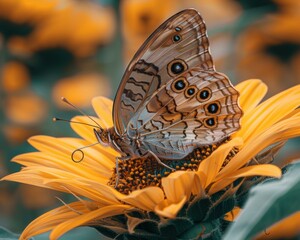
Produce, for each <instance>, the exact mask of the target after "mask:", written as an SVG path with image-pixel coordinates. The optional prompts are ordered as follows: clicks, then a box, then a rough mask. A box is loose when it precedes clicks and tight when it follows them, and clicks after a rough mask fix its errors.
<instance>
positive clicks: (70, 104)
mask: <svg viewBox="0 0 300 240" xmlns="http://www.w3.org/2000/svg"><path fill="white" fill-rule="evenodd" d="M61 100H62V101H63V102H65V103H66V104H68V105H69V106H71V107H72V108H74V109H76V110H77V111H78V112H80V113H81V114H82V115H84V116H86V117H88V118H89V119H90V120H91V121H92V122H94V123H95V124H96V125H97V127H98V128H101V129H103V127H101V125H100V124H99V123H97V122H96V121H95V120H94V119H93V118H91V117H90V116H89V115H87V114H86V113H85V112H84V111H83V110H81V109H80V108H78V107H76V106H75V105H74V104H72V103H70V102H69V101H68V100H67V99H66V98H65V97H62V98H61ZM102 122H103V123H104V121H102ZM104 125H105V127H106V128H107V126H106V124H105V123H104Z"/></svg>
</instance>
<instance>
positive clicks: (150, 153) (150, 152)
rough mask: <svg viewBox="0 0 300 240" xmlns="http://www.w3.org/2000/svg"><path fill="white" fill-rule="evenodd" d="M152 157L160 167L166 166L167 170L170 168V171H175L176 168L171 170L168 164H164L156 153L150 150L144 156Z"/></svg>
mask: <svg viewBox="0 0 300 240" xmlns="http://www.w3.org/2000/svg"><path fill="white" fill-rule="evenodd" d="M146 155H150V156H152V157H154V159H155V160H156V161H157V162H158V164H159V165H162V166H164V167H165V168H168V169H170V170H175V169H174V168H171V167H170V166H168V165H167V164H165V163H163V162H162V161H161V160H160V159H159V158H158V157H157V156H156V155H155V153H154V152H152V151H151V150H148V151H147V153H146V154H145V155H144V156H146Z"/></svg>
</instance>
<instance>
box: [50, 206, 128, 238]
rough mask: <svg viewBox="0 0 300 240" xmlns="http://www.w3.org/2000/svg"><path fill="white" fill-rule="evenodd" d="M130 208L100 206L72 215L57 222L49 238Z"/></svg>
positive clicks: (57, 236)
mask: <svg viewBox="0 0 300 240" xmlns="http://www.w3.org/2000/svg"><path fill="white" fill-rule="evenodd" d="M130 208H132V207H130V206H128V205H121V204H120V205H113V206H107V207H102V208H99V209H97V210H94V211H90V212H88V213H85V214H83V215H78V216H77V217H73V218H71V219H69V220H66V221H64V222H63V223H61V224H59V225H58V226H57V227H55V228H54V229H53V231H52V232H51V234H50V239H51V240H54V239H58V238H59V237H60V236H61V235H63V234H64V233H66V232H68V231H70V230H72V229H73V228H76V227H78V226H82V225H84V224H87V223H89V222H94V221H95V220H96V219H100V218H106V217H111V216H115V215H119V214H123V213H124V212H125V211H126V210H129V209H130Z"/></svg>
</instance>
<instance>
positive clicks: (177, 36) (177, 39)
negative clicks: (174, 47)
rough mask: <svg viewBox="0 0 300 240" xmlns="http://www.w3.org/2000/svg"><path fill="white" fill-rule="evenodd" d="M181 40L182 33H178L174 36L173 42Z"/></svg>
mask: <svg viewBox="0 0 300 240" xmlns="http://www.w3.org/2000/svg"><path fill="white" fill-rule="evenodd" d="M180 40H181V37H180V35H178V34H176V35H174V36H173V42H179V41H180Z"/></svg>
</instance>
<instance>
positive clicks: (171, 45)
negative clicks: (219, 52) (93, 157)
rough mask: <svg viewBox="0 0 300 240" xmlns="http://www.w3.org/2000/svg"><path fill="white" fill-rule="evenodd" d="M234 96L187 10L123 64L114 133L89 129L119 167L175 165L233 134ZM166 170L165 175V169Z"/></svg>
mask: <svg viewBox="0 0 300 240" xmlns="http://www.w3.org/2000/svg"><path fill="white" fill-rule="evenodd" d="M238 98H239V93H238V91H237V90H236V89H235V88H234V87H233V86H232V84H231V82H230V80H229V79H228V78H227V77H226V76H225V75H224V74H222V73H219V72H217V71H216V70H215V67H214V63H213V59H212V56H211V54H210V50H209V42H208V37H207V32H206V26H205V23H204V21H203V19H202V17H201V15H200V14H199V13H198V12H197V11H196V10H194V9H186V10H183V11H181V12H179V13H177V14H175V15H174V16H172V17H170V18H169V19H168V20H166V21H165V22H164V23H163V24H162V25H161V26H159V27H158V28H157V29H156V30H155V31H154V32H153V33H152V34H151V35H150V37H149V38H148V39H147V40H146V41H145V42H144V44H143V45H142V46H141V47H140V49H139V50H138V51H137V53H136V54H135V56H134V57H133V59H132V60H131V62H130V63H129V65H128V67H127V69H126V71H125V74H124V76H123V78H122V81H121V83H120V86H119V88H118V91H117V94H116V97H115V100H114V104H113V121H114V127H112V128H109V129H104V128H101V127H100V128H99V129H94V133H95V136H96V138H97V140H98V141H99V142H100V143H101V144H103V145H106V146H111V147H113V148H114V149H115V150H117V151H118V152H119V153H120V154H121V156H120V157H117V158H116V170H117V171H118V160H128V159H136V158H141V157H152V158H153V159H155V160H156V161H157V162H158V163H159V164H161V165H163V166H164V167H166V168H170V167H169V166H168V164H166V163H165V162H166V161H165V160H170V161H171V160H179V159H183V158H184V157H186V156H187V155H188V154H190V153H191V152H192V151H193V150H194V149H195V148H197V147H200V146H203V145H209V144H213V143H217V142H220V141H222V140H224V139H226V138H227V137H228V136H229V135H230V134H232V133H233V132H235V131H237V130H238V129H239V128H240V118H241V117H242V114H243V113H242V110H241V108H240V107H239V104H238ZM170 169H172V168H170Z"/></svg>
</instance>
